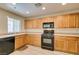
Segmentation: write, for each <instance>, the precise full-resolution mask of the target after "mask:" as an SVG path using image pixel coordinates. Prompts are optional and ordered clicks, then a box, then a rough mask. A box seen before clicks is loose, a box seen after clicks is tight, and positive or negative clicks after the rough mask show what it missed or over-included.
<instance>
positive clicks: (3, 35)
mask: <svg viewBox="0 0 79 59" xmlns="http://www.w3.org/2000/svg"><path fill="white" fill-rule="evenodd" d="M23 34H26V33H13V34H2V35H1V34H0V38H6V37H11V36H17V35H23Z"/></svg>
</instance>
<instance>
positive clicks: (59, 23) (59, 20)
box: [54, 16, 63, 28]
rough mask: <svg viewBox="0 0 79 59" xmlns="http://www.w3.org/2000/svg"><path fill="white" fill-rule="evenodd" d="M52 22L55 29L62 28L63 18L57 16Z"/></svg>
mask: <svg viewBox="0 0 79 59" xmlns="http://www.w3.org/2000/svg"><path fill="white" fill-rule="evenodd" d="M54 20H55V28H63V26H62V20H63V17H62V16H57V17H56V18H55V19H54Z"/></svg>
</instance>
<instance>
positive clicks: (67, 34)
mask: <svg viewBox="0 0 79 59" xmlns="http://www.w3.org/2000/svg"><path fill="white" fill-rule="evenodd" d="M54 35H58V36H73V37H79V34H78V33H74V34H71V33H65V34H64V33H56V34H54Z"/></svg>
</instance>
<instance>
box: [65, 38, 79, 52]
mask: <svg viewBox="0 0 79 59" xmlns="http://www.w3.org/2000/svg"><path fill="white" fill-rule="evenodd" d="M77 41H78V39H76V37H68V38H66V42H67V46H66V47H67V51H68V52H73V53H77V49H78V48H77V44H78V43H77Z"/></svg>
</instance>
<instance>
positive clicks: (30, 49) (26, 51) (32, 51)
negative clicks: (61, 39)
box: [10, 45, 71, 55]
mask: <svg viewBox="0 0 79 59" xmlns="http://www.w3.org/2000/svg"><path fill="white" fill-rule="evenodd" d="M10 55H71V54H68V53H64V52H59V51H50V50H45V49H42V48H40V47H35V46H31V45H28V46H26V47H24V48H21V49H18V50H16V51H14V52H13V53H11V54H10Z"/></svg>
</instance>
